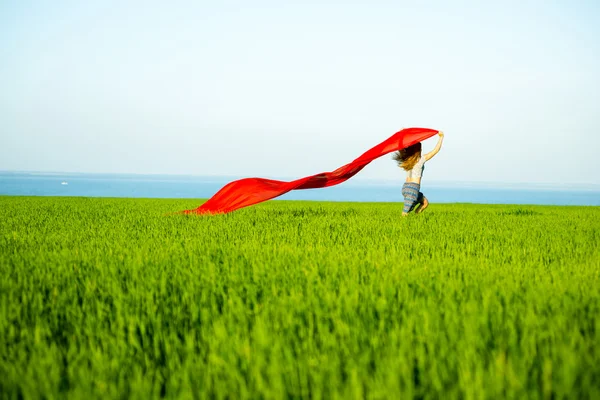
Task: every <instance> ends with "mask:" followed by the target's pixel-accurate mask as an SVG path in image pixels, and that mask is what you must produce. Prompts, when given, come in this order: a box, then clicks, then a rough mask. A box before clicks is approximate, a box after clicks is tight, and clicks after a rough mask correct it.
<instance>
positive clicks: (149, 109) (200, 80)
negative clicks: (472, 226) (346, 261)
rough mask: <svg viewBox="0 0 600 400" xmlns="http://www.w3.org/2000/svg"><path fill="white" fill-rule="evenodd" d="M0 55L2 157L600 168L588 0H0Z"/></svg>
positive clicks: (595, 172) (81, 166) (438, 175)
mask: <svg viewBox="0 0 600 400" xmlns="http://www.w3.org/2000/svg"><path fill="white" fill-rule="evenodd" d="M0 60H1V61H0V170H28V171H64V172H122V173H153V174H194V175H229V176H261V177H289V178H298V177H301V176H305V175H311V174H314V173H318V172H323V171H330V170H333V169H335V168H337V167H339V166H341V165H342V164H345V163H347V162H349V161H351V160H352V159H354V158H356V157H357V156H359V155H360V154H361V153H362V152H364V151H365V150H367V149H368V148H370V147H371V146H373V145H375V144H377V143H379V142H380V141H382V140H384V139H386V138H387V137H389V136H390V135H391V134H393V133H394V132H396V131H398V130H400V129H401V128H403V127H411V126H421V127H429V128H434V129H439V130H443V131H444V132H445V133H446V139H445V143H444V148H443V150H442V152H441V153H440V154H439V155H438V156H437V157H436V158H435V159H434V160H432V161H431V162H430V164H429V166H428V167H427V170H426V173H425V179H430V180H432V181H443V182H450V181H456V180H460V181H484V182H491V183H493V182H540V183H563V182H571V183H582V184H600V155H599V154H598V152H599V151H600V2H598V1H595V0H592V1H578V0H573V1H568V0H564V1H552V0H548V1H527V0H521V1H512V0H507V1H375V0H374V1H366V0H365V1H328V0H324V1H323V0H319V1H310V0H307V1H298V2H294V1H279V0H277V1H276V0H274V1H267V0H254V1H227V0H225V1H189V2H188V1H173V2H167V1H149V0H144V1H112V0H103V1H91V0H90V1H81V0H77V1H62V0H55V1H27V0H3V1H1V2H0ZM434 144H435V139H430V140H428V141H427V142H426V143H425V150H428V149H430V148H432V147H433V146H434ZM359 177H362V178H366V179H386V180H387V179H396V178H398V179H403V176H402V174H401V172H400V171H399V170H398V168H397V167H395V166H394V164H393V161H392V160H391V157H389V156H387V157H383V158H382V159H380V160H377V161H375V162H373V163H372V164H371V165H370V166H369V167H367V168H366V169H365V170H363V171H362V172H361V173H360V174H359Z"/></svg>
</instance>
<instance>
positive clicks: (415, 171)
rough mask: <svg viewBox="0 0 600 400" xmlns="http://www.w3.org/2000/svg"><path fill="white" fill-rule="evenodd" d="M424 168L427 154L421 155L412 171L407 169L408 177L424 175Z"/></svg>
mask: <svg viewBox="0 0 600 400" xmlns="http://www.w3.org/2000/svg"><path fill="white" fill-rule="evenodd" d="M423 168H425V155H422V156H421V159H419V161H417V163H416V164H415V166H414V167H413V168H412V169H411V170H410V171H406V177H407V178H420V177H421V176H423Z"/></svg>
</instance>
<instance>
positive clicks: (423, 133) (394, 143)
mask: <svg viewBox="0 0 600 400" xmlns="http://www.w3.org/2000/svg"><path fill="white" fill-rule="evenodd" d="M437 133H438V131H436V130H433V129H427V128H407V129H402V130H401V131H399V132H396V133H395V134H394V135H392V136H391V137H390V138H388V139H387V140H384V141H383V142H381V143H379V144H378V145H377V146H375V147H373V148H372V149H370V150H368V151H367V152H365V153H364V154H363V155H362V156H360V157H358V158H357V159H356V160H354V161H352V162H351V163H349V164H346V165H344V166H342V167H340V168H338V169H336V170H335V171H333V172H322V173H320V174H316V175H312V176H307V177H306V178H300V179H296V180H295V181H291V182H284V181H276V180H273V179H263V178H245V179H240V180H237V181H233V182H230V183H228V184H227V185H225V186H224V187H223V188H222V189H221V190H219V191H218V192H217V193H215V195H214V196H213V197H211V198H210V199H208V200H207V201H206V202H205V203H204V204H202V205H201V206H200V207H198V208H195V209H193V210H185V211H183V212H184V213H185V214H222V213H228V212H231V211H235V210H238V209H240V208H243V207H248V206H251V205H254V204H257V203H261V202H263V201H267V200H270V199H273V198H275V197H278V196H281V195H282V194H285V193H287V192H289V191H290V190H300V189H316V188H322V187H327V186H334V185H337V184H339V183H342V182H344V181H346V180H348V179H350V178H351V177H353V176H354V175H356V174H357V173H358V172H359V171H360V170H361V169H363V168H364V167H365V166H366V165H367V164H369V163H370V162H371V161H373V160H374V159H376V158H379V157H381V156H383V155H386V154H388V153H391V152H393V151H397V150H401V149H404V148H406V147H408V146H411V145H413V144H415V143H417V142H420V141H423V140H425V139H427V138H429V137H431V136H433V135H435V134H437Z"/></svg>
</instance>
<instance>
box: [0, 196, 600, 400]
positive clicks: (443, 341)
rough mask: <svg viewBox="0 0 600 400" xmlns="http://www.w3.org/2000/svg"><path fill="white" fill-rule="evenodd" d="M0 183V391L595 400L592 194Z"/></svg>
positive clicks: (598, 274) (599, 339)
mask: <svg viewBox="0 0 600 400" xmlns="http://www.w3.org/2000/svg"><path fill="white" fill-rule="evenodd" d="M198 203H199V202H198V201H195V200H155V199H153V200H141V199H89V198H44V197H37V198H26V197H0V393H2V396H1V397H7V398H20V397H25V398H40V397H44V396H45V397H48V398H64V397H81V398H91V397H97V398H120V397H123V398H130V397H134V398H151V397H159V396H166V397H183V398H186V397H190V398H192V397H194V396H197V397H201V398H202V397H215V398H225V397H229V398H284V397H295V398H308V397H310V398H316V399H319V398H323V399H331V398H344V399H346V398H363V397H367V398H382V399H392V398H410V397H420V398H423V397H424V398H467V399H469V398H470V399H481V398H499V397H510V398H563V397H569V398H600V388H599V385H598V382H600V367H599V365H600V352H599V350H598V349H599V346H600V318H599V316H600V290H599V289H598V288H599V287H600V246H599V245H598V243H600V208H598V207H545V206H497V205H459V204H456V205H437V204H434V205H432V206H431V207H430V208H429V209H428V210H427V211H426V212H425V213H424V214H422V215H419V216H414V215H411V216H409V217H408V218H405V219H402V218H401V217H400V213H401V208H402V205H401V204H392V203H388V204H385V203H376V204H368V203H319V202H287V201H285V202H281V201H280V202H276V201H272V202H267V203H265V204H261V205H258V206H255V207H250V208H246V209H242V210H240V211H237V212H235V213H232V214H228V215H220V216H214V217H193V216H192V217H190V216H181V215H177V216H165V214H167V213H169V212H172V211H177V210H182V209H189V208H194V207H196V206H197V205H198Z"/></svg>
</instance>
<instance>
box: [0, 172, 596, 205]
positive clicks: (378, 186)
mask: <svg viewBox="0 0 600 400" xmlns="http://www.w3.org/2000/svg"><path fill="white" fill-rule="evenodd" d="M233 179H235V178H233V177H232V178H220V177H219V178H211V177H194V176H173V175H124V174H123V175H121V174H55V173H51V174H45V173H26V172H19V173H17V172H0V195H19V196H84V197H142V198H209V197H211V196H212V195H213V194H214V193H216V192H217V191H218V190H219V189H220V188H221V187H223V185H225V184H226V183H228V182H230V181H231V180H233ZM401 188H402V182H383V183H382V182H376V183H374V182H368V181H360V180H354V181H352V180H350V181H348V182H345V183H343V184H341V185H338V186H334V187H330V188H324V189H311V190H298V191H292V192H289V193H287V194H285V195H283V196H281V197H279V199H281V200H324V201H360V202H367V201H374V202H400V201H402V193H401ZM421 190H422V191H423V192H424V193H425V195H426V196H427V198H429V199H430V201H432V202H437V203H486V204H546V205H593V206H599V205H600V188H598V187H594V188H589V189H587V188H564V187H563V188H548V187H534V188H532V187H527V186H520V187H515V186H513V187H486V186H481V185H480V186H477V185H468V184H464V183H463V184H444V185H439V184H438V185H436V184H434V183H430V184H428V183H427V181H424V182H423V186H422V189H421Z"/></svg>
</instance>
